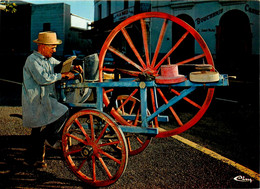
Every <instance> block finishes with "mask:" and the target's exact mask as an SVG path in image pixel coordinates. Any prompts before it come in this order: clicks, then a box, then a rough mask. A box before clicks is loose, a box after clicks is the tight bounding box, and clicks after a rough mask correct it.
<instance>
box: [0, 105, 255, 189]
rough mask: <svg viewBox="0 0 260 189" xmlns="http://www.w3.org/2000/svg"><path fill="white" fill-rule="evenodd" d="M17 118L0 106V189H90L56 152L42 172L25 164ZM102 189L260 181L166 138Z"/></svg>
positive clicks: (24, 135) (16, 111)
mask: <svg viewBox="0 0 260 189" xmlns="http://www.w3.org/2000/svg"><path fill="white" fill-rule="evenodd" d="M19 115H21V107H3V106H0V143H1V150H0V180H1V183H0V188H91V187H89V186H87V185H86V184H85V183H83V182H82V181H80V180H78V179H77V178H76V176H74V175H73V173H71V172H70V171H69V169H68V167H67V165H66V162H64V161H63V158H62V153H61V152H60V151H57V150H53V149H47V152H46V160H47V164H48V167H47V168H45V169H33V168H31V167H28V166H25V165H24V164H23V160H24V155H25V148H26V145H27V144H28V142H29V139H28V135H29V134H30V130H29V129H26V128H24V127H22V121H21V119H20V118H19ZM106 188H111V189H119V188H142V189H143V188H144V189H145V188H154V189H155V188H156V189H157V188H259V182H258V181H256V180H255V179H254V178H251V177H250V176H248V175H246V174H245V173H243V172H241V171H239V170H237V169H236V168H234V167H232V166H230V165H228V164H226V163H224V162H221V161H219V160H216V159H214V158H212V157H210V156H208V155H206V154H204V153H202V152H200V151H198V150H196V149H194V148H192V147H190V146H188V145H186V144H184V143H181V142H180V141H178V140H176V139H174V138H171V137H169V138H162V139H153V140H152V142H151V144H150V145H149V146H148V148H147V149H146V150H145V151H144V152H142V153H140V154H138V155H136V156H131V157H129V161H128V165H127V168H126V171H125V173H124V174H123V175H122V176H121V177H120V178H119V180H118V181H117V182H116V183H114V184H113V185H111V186H109V187H106Z"/></svg>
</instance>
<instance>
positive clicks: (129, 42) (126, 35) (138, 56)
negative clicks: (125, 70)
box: [121, 28, 146, 69]
mask: <svg viewBox="0 0 260 189" xmlns="http://www.w3.org/2000/svg"><path fill="white" fill-rule="evenodd" d="M121 32H122V33H123V35H124V37H125V39H126V41H127V42H128V44H129V46H130V47H131V49H132V50H133V52H134V54H135V55H136V57H137V59H138V60H139V62H140V63H141V65H142V66H143V68H144V69H145V68H146V65H145V63H144V61H143V59H142V58H141V56H140V54H139V52H138V51H137V49H136V48H135V45H134V43H133V41H132V39H131V37H130V36H129V34H128V33H127V31H126V29H125V28H122V29H121Z"/></svg>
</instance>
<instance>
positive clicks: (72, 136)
mask: <svg viewBox="0 0 260 189" xmlns="http://www.w3.org/2000/svg"><path fill="white" fill-rule="evenodd" d="M66 136H68V137H71V138H73V139H75V140H77V141H79V142H81V143H83V144H87V142H86V141H85V140H82V139H81V138H79V137H77V136H75V135H72V134H70V133H67V134H66Z"/></svg>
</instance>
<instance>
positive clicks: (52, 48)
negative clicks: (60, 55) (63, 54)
mask: <svg viewBox="0 0 260 189" xmlns="http://www.w3.org/2000/svg"><path fill="white" fill-rule="evenodd" d="M56 47H57V45H42V51H41V54H42V55H43V56H45V57H46V58H50V57H52V54H53V53H54V52H56Z"/></svg>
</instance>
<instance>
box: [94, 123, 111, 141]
mask: <svg viewBox="0 0 260 189" xmlns="http://www.w3.org/2000/svg"><path fill="white" fill-rule="evenodd" d="M108 126H109V125H108V123H107V124H106V125H105V127H104V128H103V129H102V131H101V133H100V134H99V136H98V138H97V140H96V141H95V142H96V143H98V141H99V140H100V139H101V137H102V136H103V135H104V133H105V132H106V130H107V127H108Z"/></svg>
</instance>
